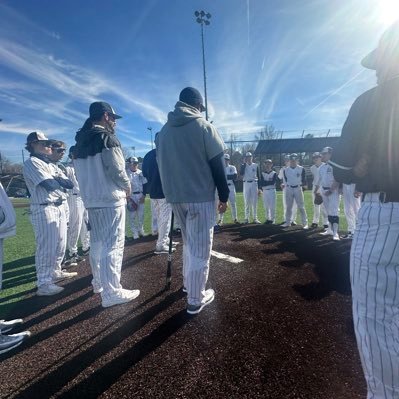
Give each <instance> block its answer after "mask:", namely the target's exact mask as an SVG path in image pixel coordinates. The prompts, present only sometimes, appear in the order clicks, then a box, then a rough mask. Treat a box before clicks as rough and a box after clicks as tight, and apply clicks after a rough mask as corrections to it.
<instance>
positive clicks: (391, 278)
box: [330, 22, 399, 399]
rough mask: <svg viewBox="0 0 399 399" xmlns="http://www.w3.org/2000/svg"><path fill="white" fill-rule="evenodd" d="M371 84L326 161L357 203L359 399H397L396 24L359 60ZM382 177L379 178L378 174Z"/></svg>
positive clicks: (354, 272) (354, 257)
mask: <svg viewBox="0 0 399 399" xmlns="http://www.w3.org/2000/svg"><path fill="white" fill-rule="evenodd" d="M362 64H363V66H365V67H366V68H369V69H373V70H376V74H377V82H378V85H377V86H376V87H374V88H372V89H371V90H368V91H366V92H365V93H363V94H361V95H360V96H359V97H358V98H357V99H356V100H355V102H354V104H353V105H352V107H351V109H350V111H349V115H348V117H347V119H346V122H345V124H344V126H343V129H342V135H341V138H340V141H339V144H338V146H337V150H336V151H334V153H333V156H332V159H331V161H330V163H331V165H332V166H333V168H334V176H336V179H337V180H338V181H339V182H341V183H345V184H352V183H355V184H356V190H357V191H359V192H362V193H363V194H362V196H363V202H362V205H361V208H360V211H359V213H358V217H357V221H356V229H355V234H354V236H353V242H352V245H351V256H350V272H351V285H352V304H353V306H352V309H353V322H354V328H355V333H356V340H357V344H358V349H359V353H360V359H361V362H362V367H363V371H364V375H365V378H366V382H367V391H368V393H367V398H369V399H371V398H374V399H382V398H384V399H397V398H398V397H399V378H398V376H399V262H398V259H399V241H398V237H399V181H398V170H399V134H398V132H399V97H398V93H399V75H398V71H399V69H398V68H399V23H398V22H396V23H395V24H394V25H392V26H391V27H390V28H389V29H388V30H387V31H386V32H385V33H384V34H383V35H382V37H381V39H380V41H379V44H378V47H377V48H376V49H375V50H374V51H372V52H371V53H370V54H369V55H368V56H367V57H365V58H364V59H363V61H362ZM382 171H383V173H382Z"/></svg>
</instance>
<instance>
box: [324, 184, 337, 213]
mask: <svg viewBox="0 0 399 399" xmlns="http://www.w3.org/2000/svg"><path fill="white" fill-rule="evenodd" d="M326 191H327V190H324V189H320V192H321V196H322V197H323V204H324V207H325V209H326V212H327V215H328V216H339V193H338V190H334V191H333V192H332V193H331V194H330V195H326V194H325V192H326Z"/></svg>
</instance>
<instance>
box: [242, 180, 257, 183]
mask: <svg viewBox="0 0 399 399" xmlns="http://www.w3.org/2000/svg"><path fill="white" fill-rule="evenodd" d="M255 181H256V180H244V183H253V182H255Z"/></svg>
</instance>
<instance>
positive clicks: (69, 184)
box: [54, 176, 73, 190]
mask: <svg viewBox="0 0 399 399" xmlns="http://www.w3.org/2000/svg"><path fill="white" fill-rule="evenodd" d="M54 180H56V181H57V182H58V184H59V185H60V186H61V187H63V188H66V189H68V190H70V189H72V188H73V183H72V182H71V181H70V180H69V179H63V178H62V177H59V176H56V177H54Z"/></svg>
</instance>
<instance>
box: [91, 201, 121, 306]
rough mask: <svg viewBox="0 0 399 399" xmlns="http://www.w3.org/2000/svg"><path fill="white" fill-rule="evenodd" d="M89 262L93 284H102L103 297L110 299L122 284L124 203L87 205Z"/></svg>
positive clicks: (97, 286) (96, 285)
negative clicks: (100, 205)
mask: <svg viewBox="0 0 399 399" xmlns="http://www.w3.org/2000/svg"><path fill="white" fill-rule="evenodd" d="M88 213H89V220H90V227H91V230H90V265H91V270H92V273H93V281H92V285H93V287H94V288H95V289H98V288H100V287H102V288H103V291H102V292H101V297H102V299H111V298H112V297H113V296H115V294H116V293H117V292H118V291H119V290H120V289H121V288H122V286H121V283H120V280H121V270H122V260H123V250H124V248H125V216H126V208H125V206H124V205H123V206H118V207H110V208H89V209H88Z"/></svg>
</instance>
